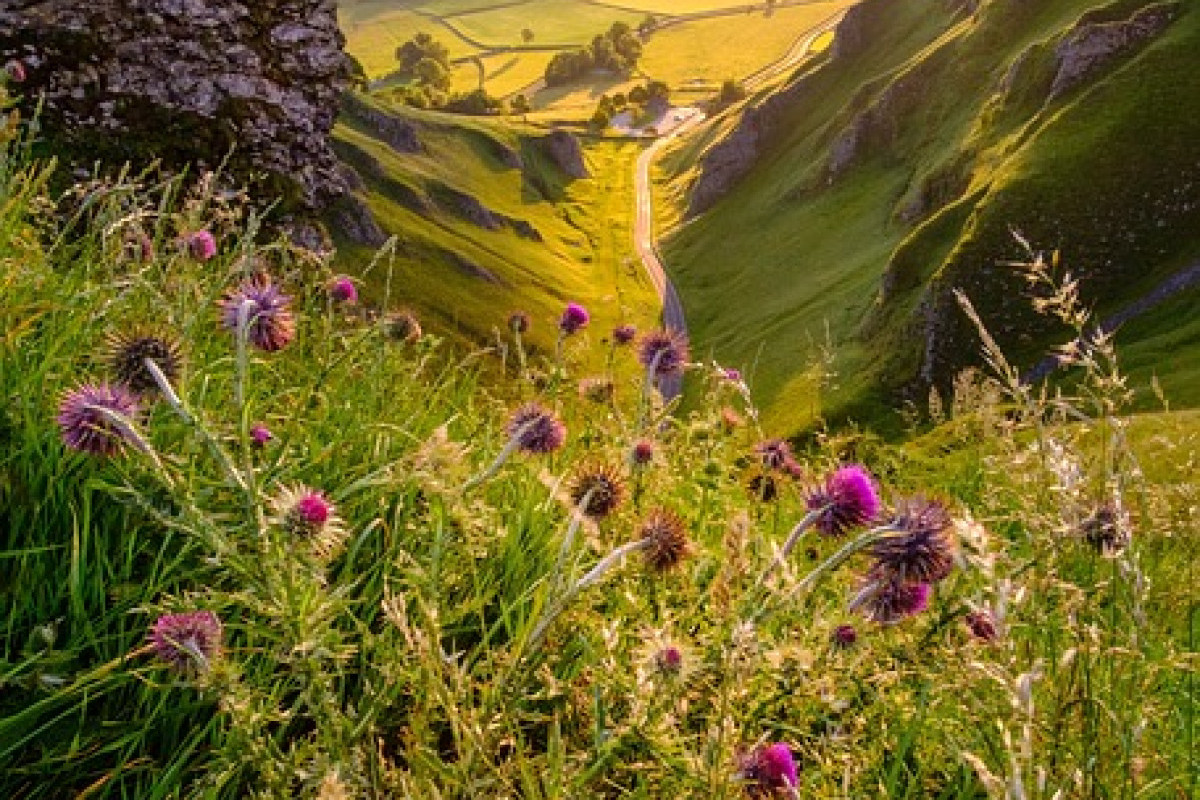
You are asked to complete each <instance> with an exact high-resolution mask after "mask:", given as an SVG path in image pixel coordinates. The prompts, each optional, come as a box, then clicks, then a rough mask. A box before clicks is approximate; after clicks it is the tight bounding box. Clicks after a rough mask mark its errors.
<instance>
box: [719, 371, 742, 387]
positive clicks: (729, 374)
mask: <svg viewBox="0 0 1200 800" xmlns="http://www.w3.org/2000/svg"><path fill="white" fill-rule="evenodd" d="M721 377H723V378H724V379H725V380H727V381H733V382H734V383H738V382H739V381H741V379H742V371H741V370H740V369H734V368H733V367H727V368H725V369H723V370H721Z"/></svg>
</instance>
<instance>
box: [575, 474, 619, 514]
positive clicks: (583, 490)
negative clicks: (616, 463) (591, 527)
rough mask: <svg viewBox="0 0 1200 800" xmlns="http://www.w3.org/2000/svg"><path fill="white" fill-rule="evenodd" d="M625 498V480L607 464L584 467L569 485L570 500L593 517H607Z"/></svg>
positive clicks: (584, 512)
mask: <svg viewBox="0 0 1200 800" xmlns="http://www.w3.org/2000/svg"><path fill="white" fill-rule="evenodd" d="M624 498H625V482H624V481H623V480H621V475H620V473H619V472H618V471H617V470H616V468H614V467H610V466H608V465H607V464H594V465H590V466H587V467H584V468H583V469H582V470H581V471H580V473H579V475H578V476H577V477H576V478H575V482H574V484H573V485H572V486H571V501H572V502H573V503H574V504H575V505H576V507H578V508H579V510H580V511H581V512H582V513H583V514H585V515H587V516H589V517H591V518H593V519H600V518H602V517H607V516H608V515H609V514H611V513H612V512H613V511H615V510H616V509H617V506H619V505H620V504H621V501H622V500H623V499H624Z"/></svg>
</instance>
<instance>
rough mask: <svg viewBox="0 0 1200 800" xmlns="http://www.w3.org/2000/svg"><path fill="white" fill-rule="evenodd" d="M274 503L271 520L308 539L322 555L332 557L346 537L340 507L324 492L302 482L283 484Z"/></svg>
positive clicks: (314, 551)
mask: <svg viewBox="0 0 1200 800" xmlns="http://www.w3.org/2000/svg"><path fill="white" fill-rule="evenodd" d="M271 507H272V510H273V511H274V516H273V518H272V521H273V522H274V523H275V524H276V525H278V526H279V527H281V528H283V529H284V530H285V531H287V532H288V533H290V534H292V535H293V536H296V537H297V538H299V539H302V540H304V541H306V542H307V543H308V544H309V545H310V546H311V548H312V551H313V553H314V554H315V555H316V556H317V557H319V558H322V559H328V558H330V557H332V556H333V554H334V553H335V552H336V551H337V549H338V548H340V547H341V545H342V543H343V542H344V541H345V539H346V530H345V527H344V526H343V524H342V520H341V518H340V517H339V516H338V514H337V509H336V508H335V507H334V505H333V503H332V502H331V501H330V500H329V498H328V497H326V496H325V493H324V492H320V491H317V490H316V489H310V488H309V487H307V486H304V485H303V484H299V485H296V486H287V487H283V488H281V489H280V490H279V493H278V494H276V495H275V497H274V498H272V499H271Z"/></svg>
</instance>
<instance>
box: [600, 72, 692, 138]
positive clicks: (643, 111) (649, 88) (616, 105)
mask: <svg viewBox="0 0 1200 800" xmlns="http://www.w3.org/2000/svg"><path fill="white" fill-rule="evenodd" d="M670 97H671V89H670V87H669V86H667V84H665V83H663V82H662V81H650V82H649V83H646V84H638V85H637V86H634V87H633V88H632V89H630V90H629V94H624V93H623V92H617V93H616V94H614V95H612V96H611V97H610V96H609V95H606V94H605V95H601V96H600V101H599V102H598V103H597V104H596V110H595V112H594V113H593V114H592V117H591V119H590V120H588V125H589V126H590V127H592V128H593V129H594V130H597V131H602V130H604V129H605V128H607V127H608V126H609V125H610V124H611V123H612V118H613V117H614V116H615V115H616V114H618V113H620V112H621V111H625V110H627V109H628V110H631V111H633V113H634V115H635V117H644V116H654V117H656V116H658V115H659V114H661V113H662V112H664V111H666V109H667V106H668V105H669V104H670Z"/></svg>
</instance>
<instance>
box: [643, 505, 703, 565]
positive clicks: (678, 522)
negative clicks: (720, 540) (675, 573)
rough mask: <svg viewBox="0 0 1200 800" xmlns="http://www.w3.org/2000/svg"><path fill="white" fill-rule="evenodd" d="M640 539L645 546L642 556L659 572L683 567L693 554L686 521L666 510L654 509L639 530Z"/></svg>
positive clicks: (647, 563)
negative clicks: (684, 562)
mask: <svg viewBox="0 0 1200 800" xmlns="http://www.w3.org/2000/svg"><path fill="white" fill-rule="evenodd" d="M638 538H639V539H641V541H642V542H644V543H645V548H644V549H643V551H642V553H643V555H644V556H645V559H646V565H647V566H649V567H650V569H652V570H653V571H655V572H660V573H661V572H667V571H669V570H671V569H673V568H675V567H677V566H679V564H680V563H682V561H683V559H684V558H686V557H687V555H688V553H690V552H691V542H690V541H689V539H688V531H687V525H686V524H685V523H684V521H683V519H682V518H681V517H680V516H679V515H678V514H676V513H675V512H674V511H671V510H669V509H666V508H661V507H659V508H655V509H652V510H651V511H650V512H649V513H648V514H647V515H646V517H645V518H644V519H643V520H642V524H641V526H640V527H639V528H638Z"/></svg>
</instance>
